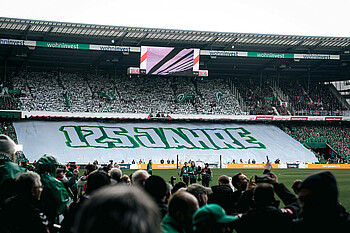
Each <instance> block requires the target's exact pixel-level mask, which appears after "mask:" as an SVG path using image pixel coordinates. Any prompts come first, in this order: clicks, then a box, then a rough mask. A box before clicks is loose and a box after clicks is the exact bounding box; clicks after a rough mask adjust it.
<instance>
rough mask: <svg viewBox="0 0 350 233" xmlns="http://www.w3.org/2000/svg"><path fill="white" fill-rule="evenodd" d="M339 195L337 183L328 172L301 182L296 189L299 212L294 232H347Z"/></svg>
mask: <svg viewBox="0 0 350 233" xmlns="http://www.w3.org/2000/svg"><path fill="white" fill-rule="evenodd" d="M338 194H339V193H338V186H337V182H336V179H335V177H334V175H333V174H332V173H331V172H329V171H323V172H320V173H316V174H313V175H310V176H309V177H307V178H306V179H304V180H303V181H302V182H301V184H300V186H299V188H298V195H299V201H300V205H301V211H300V216H299V219H298V220H297V221H296V222H295V225H294V228H293V232H302V233H303V232H327V233H328V232H337V233H338V232H349V229H350V215H349V214H348V213H347V212H346V210H345V209H344V207H343V206H342V205H341V204H340V203H339V201H338ZM322 223H323V224H322Z"/></svg>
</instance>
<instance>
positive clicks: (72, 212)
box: [60, 170, 111, 233]
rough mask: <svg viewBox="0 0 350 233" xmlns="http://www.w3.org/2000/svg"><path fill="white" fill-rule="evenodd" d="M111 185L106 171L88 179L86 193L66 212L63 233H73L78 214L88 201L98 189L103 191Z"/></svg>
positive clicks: (97, 172) (95, 172)
mask: <svg viewBox="0 0 350 233" xmlns="http://www.w3.org/2000/svg"><path fill="white" fill-rule="evenodd" d="M110 184H111V179H110V177H109V176H108V175H107V173H106V172H104V171H98V170H96V171H94V172H92V173H91V174H90V175H89V176H88V177H87V181H86V192H85V193H84V194H83V195H82V196H81V197H80V198H79V200H78V201H76V202H73V203H72V204H71V205H70V206H69V208H68V211H66V212H65V215H64V219H63V221H62V224H61V230H60V232H61V233H72V232H73V230H74V229H73V225H74V219H75V218H76V216H77V212H78V211H79V209H80V208H81V206H82V205H83V203H84V202H85V201H86V200H89V199H90V196H91V195H92V194H93V193H94V192H96V191H97V190H98V189H101V188H102V187H104V186H108V185H110Z"/></svg>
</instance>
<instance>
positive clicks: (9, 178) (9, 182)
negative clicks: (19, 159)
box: [0, 154, 27, 208]
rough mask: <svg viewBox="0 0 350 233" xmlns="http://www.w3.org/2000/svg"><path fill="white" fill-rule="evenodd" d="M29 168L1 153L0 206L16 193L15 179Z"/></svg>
mask: <svg viewBox="0 0 350 233" xmlns="http://www.w3.org/2000/svg"><path fill="white" fill-rule="evenodd" d="M25 171H27V169H25V168H23V167H20V166H18V164H16V163H14V162H12V160H11V158H10V157H8V156H7V155H5V154H0V208H1V206H2V204H3V203H4V201H5V200H6V199H7V198H9V197H11V196H13V195H14V194H15V186H14V183H15V179H16V178H17V176H19V175H20V174H21V173H23V172H25Z"/></svg>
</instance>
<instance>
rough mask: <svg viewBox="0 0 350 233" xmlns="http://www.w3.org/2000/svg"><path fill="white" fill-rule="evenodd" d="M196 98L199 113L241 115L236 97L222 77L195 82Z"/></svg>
mask: <svg viewBox="0 0 350 233" xmlns="http://www.w3.org/2000/svg"><path fill="white" fill-rule="evenodd" d="M196 85H197V90H198V98H197V99H196V103H195V107H196V110H197V113H199V114H206V115H208V114H210V115H211V114H224V115H242V114H243V111H242V109H241V107H240V105H239V103H238V100H237V98H236V97H235V96H234V95H233V94H232V93H231V90H230V88H229V85H228V84H227V83H226V82H225V80H223V79H215V80H200V81H198V82H196Z"/></svg>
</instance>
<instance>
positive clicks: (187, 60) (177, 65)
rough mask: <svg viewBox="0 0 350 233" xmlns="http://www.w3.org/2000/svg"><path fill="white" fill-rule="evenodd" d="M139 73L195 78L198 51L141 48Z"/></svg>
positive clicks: (197, 66)
mask: <svg viewBox="0 0 350 233" xmlns="http://www.w3.org/2000/svg"><path fill="white" fill-rule="evenodd" d="M140 73H141V74H146V75H174V76H175V75H176V76H197V75H198V73H199V49H192V48H191V49H183V48H172V47H149V46H142V47H141V57H140Z"/></svg>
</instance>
